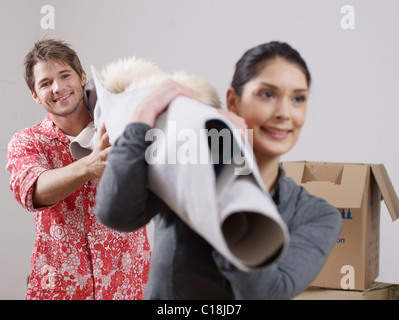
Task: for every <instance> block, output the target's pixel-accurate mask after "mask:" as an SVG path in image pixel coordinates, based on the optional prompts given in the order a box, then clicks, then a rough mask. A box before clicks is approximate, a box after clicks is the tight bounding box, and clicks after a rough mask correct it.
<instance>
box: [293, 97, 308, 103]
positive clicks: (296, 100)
mask: <svg viewBox="0 0 399 320" xmlns="http://www.w3.org/2000/svg"><path fill="white" fill-rule="evenodd" d="M294 100H295V102H304V101H306V97H304V96H295V97H294Z"/></svg>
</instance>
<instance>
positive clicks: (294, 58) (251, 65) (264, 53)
mask: <svg viewBox="0 0 399 320" xmlns="http://www.w3.org/2000/svg"><path fill="white" fill-rule="evenodd" d="M274 58H283V59H285V60H286V61H288V62H292V63H295V64H297V65H298V66H299V67H300V68H301V69H302V71H303V73H304V74H305V76H306V81H307V84H308V87H310V82H311V76H310V72H309V69H308V67H307V65H306V62H305V60H303V59H302V57H301V55H300V54H299V52H298V51H296V50H295V49H294V48H292V47H291V46H290V45H289V44H287V43H284V42H278V41H272V42H268V43H264V44H261V45H258V46H256V47H254V48H252V49H249V50H248V51H246V52H245V53H244V55H243V56H242V57H241V59H240V60H238V61H237V63H236V69H235V72H234V76H233V80H232V82H231V86H232V87H233V88H234V90H235V92H236V94H237V95H238V96H241V93H242V89H243V87H244V85H245V84H246V83H247V82H249V81H250V80H251V79H253V78H254V77H256V76H257V75H258V74H259V72H260V71H261V70H262V69H263V67H264V66H265V64H266V63H267V61H269V60H271V59H274Z"/></svg>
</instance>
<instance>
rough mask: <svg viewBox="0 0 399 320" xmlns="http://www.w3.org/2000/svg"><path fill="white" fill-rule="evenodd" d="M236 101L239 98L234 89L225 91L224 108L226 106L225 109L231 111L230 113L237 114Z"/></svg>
mask: <svg viewBox="0 0 399 320" xmlns="http://www.w3.org/2000/svg"><path fill="white" fill-rule="evenodd" d="M238 100H239V97H238V96H237V94H236V91H235V90H234V88H232V87H230V88H229V89H228V90H227V93H226V106H227V109H228V110H230V111H232V112H235V113H237V111H238Z"/></svg>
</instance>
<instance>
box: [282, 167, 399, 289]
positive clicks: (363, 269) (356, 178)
mask: <svg viewBox="0 0 399 320" xmlns="http://www.w3.org/2000/svg"><path fill="white" fill-rule="evenodd" d="M283 166H284V168H285V170H286V173H287V176H289V177H291V178H292V179H294V181H295V182H296V183H297V184H298V185H300V186H303V187H304V188H306V189H307V190H308V192H309V193H311V194H313V195H315V196H318V197H321V198H324V199H326V200H327V201H328V202H329V203H330V204H331V205H333V206H335V207H336V208H337V209H338V210H339V212H340V213H341V215H342V231H341V234H340V236H339V238H338V240H337V243H336V245H335V246H334V248H333V250H332V252H331V254H330V256H329V258H328V260H327V262H326V264H325V266H324V267H323V269H322V270H321V272H320V274H319V275H318V276H317V278H316V279H315V280H314V282H313V283H312V286H315V287H322V288H334V289H345V290H365V289H367V288H368V287H369V286H370V285H371V284H372V283H373V281H374V280H375V279H376V278H377V277H378V274H379V249H380V204H381V200H382V199H384V201H385V204H386V205H387V208H388V211H389V213H390V214H391V217H392V220H396V219H397V218H398V216H399V200H398V197H397V195H396V193H395V190H394V189H393V186H392V183H391V181H390V179H389V177H388V174H387V172H386V170H385V167H384V165H382V164H349V163H327V162H284V163H283Z"/></svg>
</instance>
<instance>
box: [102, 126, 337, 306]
mask: <svg viewBox="0 0 399 320" xmlns="http://www.w3.org/2000/svg"><path fill="white" fill-rule="evenodd" d="M149 129H150V127H148V126H147V125H145V124H142V123H134V124H129V125H128V126H127V127H126V129H125V131H124V133H123V135H122V136H121V137H120V138H119V139H118V140H117V142H116V143H115V145H114V146H113V149H112V151H111V153H110V154H109V156H108V166H107V168H106V170H105V171H104V174H103V176H102V178H101V181H100V184H99V186H98V189H97V199H96V208H95V212H96V214H97V216H98V218H99V219H100V221H101V222H102V223H103V224H105V225H106V226H108V227H110V228H113V229H116V230H118V231H126V232H129V231H133V230H137V229H139V228H141V227H143V226H145V225H146V224H147V223H148V222H149V221H150V220H151V219H154V222H155V231H154V233H155V236H154V238H155V239H154V249H153V253H152V260H151V267H150V277H149V282H148V285H147V289H146V293H145V297H146V298H147V299H290V298H293V297H295V296H296V295H297V294H299V293H300V292H302V291H303V290H305V289H306V288H307V287H308V286H309V284H310V283H311V282H312V281H313V280H314V278H315V277H316V276H317V274H318V273H319V272H320V270H321V268H322V267H323V265H324V263H325V262H326V260H327V257H328V255H329V253H330V251H331V249H332V248H333V246H334V244H335V242H336V239H337V237H338V235H339V233H340V230H341V217H340V214H339V212H338V211H337V209H335V208H334V207H332V206H331V205H329V204H328V203H327V202H326V201H325V200H323V199H320V198H317V197H314V196H312V195H310V194H309V193H308V192H307V191H306V190H305V189H303V188H301V187H299V186H297V185H296V184H295V183H294V181H293V180H291V179H290V178H288V177H286V175H285V172H284V169H283V168H282V167H280V176H279V183H278V185H279V186H278V188H277V189H276V190H273V191H272V192H271V195H272V197H273V199H274V201H275V203H276V205H277V208H278V210H279V212H280V214H281V216H282V218H283V220H284V221H285V223H286V224H287V226H288V229H289V232H290V244H289V247H288V250H287V251H286V253H285V256H284V257H283V258H282V259H280V260H279V261H278V262H277V263H275V264H274V265H272V266H270V267H268V268H267V269H265V270H261V271H253V272H243V271H240V270H238V269H236V268H235V267H234V266H233V265H232V264H230V263H229V262H228V261H227V260H226V259H225V258H224V257H222V256H221V255H220V254H218V252H216V250H215V249H214V248H213V247H211V246H210V245H209V244H208V242H206V241H205V240H204V239H203V238H201V237H200V236H199V235H198V234H197V233H195V232H194V231H192V229H190V228H189V227H188V226H187V225H186V224H185V223H184V222H183V221H182V220H181V219H180V218H179V217H178V216H177V215H176V214H175V213H173V212H171V211H170V210H169V209H168V208H167V207H166V205H165V204H164V203H163V202H162V201H161V200H160V199H159V198H157V197H156V196H155V195H154V194H153V193H151V192H150V191H149V190H148V189H147V166H148V164H147V162H146V160H145V150H146V148H147V147H148V146H149V143H150V142H146V141H145V139H144V137H145V134H146V132H147V131H148V130H149ZM204 201H206V200H205V199H204Z"/></svg>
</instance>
